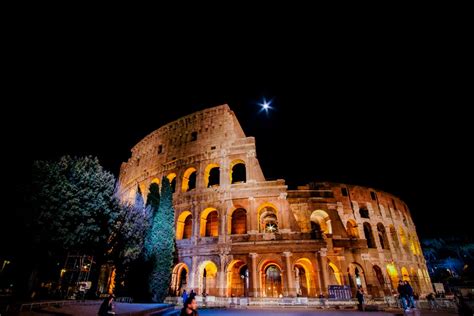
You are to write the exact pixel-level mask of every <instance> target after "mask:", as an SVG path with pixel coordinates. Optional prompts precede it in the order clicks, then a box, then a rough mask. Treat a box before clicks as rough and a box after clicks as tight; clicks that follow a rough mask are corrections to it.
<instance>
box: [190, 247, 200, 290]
mask: <svg viewBox="0 0 474 316" xmlns="http://www.w3.org/2000/svg"><path fill="white" fill-rule="evenodd" d="M197 259H198V257H197V256H192V262H191V271H190V272H189V286H188V287H189V288H190V291H191V289H194V292H196V293H197V287H198V284H197V283H198V282H197V276H198V273H199V272H198V271H197V270H198V268H199V267H198V266H197Z"/></svg>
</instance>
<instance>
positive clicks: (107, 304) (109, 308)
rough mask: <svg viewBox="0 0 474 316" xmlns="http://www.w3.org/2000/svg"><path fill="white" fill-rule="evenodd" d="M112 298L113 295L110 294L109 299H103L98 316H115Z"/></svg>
mask: <svg viewBox="0 0 474 316" xmlns="http://www.w3.org/2000/svg"><path fill="white" fill-rule="evenodd" d="M114 298H115V295H113V294H110V295H109V297H107V298H106V299H104V301H103V302H102V304H100V308H99V313H98V315H99V316H107V315H115V312H114V304H113V301H114Z"/></svg>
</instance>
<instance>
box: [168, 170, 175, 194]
mask: <svg viewBox="0 0 474 316" xmlns="http://www.w3.org/2000/svg"><path fill="white" fill-rule="evenodd" d="M166 177H167V178H168V180H169V181H170V186H171V192H173V193H174V192H175V191H176V173H174V172H171V173H168V175H167V176H166Z"/></svg>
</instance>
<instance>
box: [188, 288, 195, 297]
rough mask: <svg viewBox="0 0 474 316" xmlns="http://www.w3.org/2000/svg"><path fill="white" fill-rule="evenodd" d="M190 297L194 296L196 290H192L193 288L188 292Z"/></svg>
mask: <svg viewBox="0 0 474 316" xmlns="http://www.w3.org/2000/svg"><path fill="white" fill-rule="evenodd" d="M189 297H190V298H195V297H196V292H194V290H193V289H191V292H190V293H189Z"/></svg>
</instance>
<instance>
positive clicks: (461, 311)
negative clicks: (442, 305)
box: [456, 295, 474, 316]
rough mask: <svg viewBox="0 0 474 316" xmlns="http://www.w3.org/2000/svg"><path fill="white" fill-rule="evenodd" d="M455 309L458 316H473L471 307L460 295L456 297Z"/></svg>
mask: <svg viewBox="0 0 474 316" xmlns="http://www.w3.org/2000/svg"><path fill="white" fill-rule="evenodd" d="M456 305H457V309H458V315H459V316H472V315H474V313H473V310H472V308H471V306H469V304H468V303H467V302H466V300H465V299H464V297H463V296H462V295H458V296H457V304H456Z"/></svg>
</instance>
